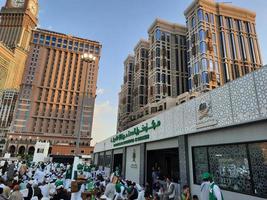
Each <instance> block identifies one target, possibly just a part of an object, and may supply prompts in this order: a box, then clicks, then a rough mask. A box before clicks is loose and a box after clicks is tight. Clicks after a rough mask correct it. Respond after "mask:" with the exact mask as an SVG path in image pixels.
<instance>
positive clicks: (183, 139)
mask: <svg viewBox="0 0 267 200" xmlns="http://www.w3.org/2000/svg"><path fill="white" fill-rule="evenodd" d="M178 144H179V165H180V167H179V168H180V181H181V187H183V185H188V184H189V183H190V177H189V159H188V136H187V135H182V136H179V137H178Z"/></svg>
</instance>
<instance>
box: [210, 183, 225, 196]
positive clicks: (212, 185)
mask: <svg viewBox="0 0 267 200" xmlns="http://www.w3.org/2000/svg"><path fill="white" fill-rule="evenodd" d="M214 186H215V183H212V184H211V185H210V192H209V200H217V198H216V196H215V194H214ZM221 197H222V200H224V199H223V194H222V192H221Z"/></svg>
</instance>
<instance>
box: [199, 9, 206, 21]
mask: <svg viewBox="0 0 267 200" xmlns="http://www.w3.org/2000/svg"><path fill="white" fill-rule="evenodd" d="M197 16H198V20H199V21H203V20H204V17H203V10H201V9H200V10H198V11H197Z"/></svg>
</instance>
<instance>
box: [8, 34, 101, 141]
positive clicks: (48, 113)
mask: <svg viewBox="0 0 267 200" xmlns="http://www.w3.org/2000/svg"><path fill="white" fill-rule="evenodd" d="M100 51H101V45H100V43H99V42H96V41H91V40H87V39H82V38H78V37H73V36H70V35H66V34H62V33H57V32H52V31H48V30H43V29H36V30H34V31H33V33H32V37H31V42H30V52H29V56H28V59H27V62H26V68H25V71H24V75H23V81H22V85H21V87H20V95H19V100H18V104H17V107H16V111H15V114H14V120H13V125H12V127H11V132H10V133H9V139H10V140H9V145H12V141H15V140H14V138H18V137H21V136H22V137H23V138H25V139H26V138H31V140H41V141H42V140H43V141H49V142H50V143H51V144H56V143H67V144H74V143H76V138H77V135H78V133H79V132H80V133H81V145H88V146H89V145H90V140H91V130H92V122H93V112H94V103H95V98H96V83H97V76H98V63H99V59H100ZM85 53H88V54H93V55H94V56H95V58H96V59H95V60H94V61H93V62H87V61H86V60H84V59H83V56H82V55H84V54H85ZM82 102H83V103H82ZM82 104H83V106H82ZM81 117H82V118H81ZM26 140H27V139H26ZM22 142H23V141H22Z"/></svg>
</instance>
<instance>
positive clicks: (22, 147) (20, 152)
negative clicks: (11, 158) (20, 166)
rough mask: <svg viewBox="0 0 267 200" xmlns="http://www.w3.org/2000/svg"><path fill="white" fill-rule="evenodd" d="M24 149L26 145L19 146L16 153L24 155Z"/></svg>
mask: <svg viewBox="0 0 267 200" xmlns="http://www.w3.org/2000/svg"><path fill="white" fill-rule="evenodd" d="M25 150H26V147H25V146H20V147H19V151H18V154H19V155H24V154H25Z"/></svg>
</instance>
